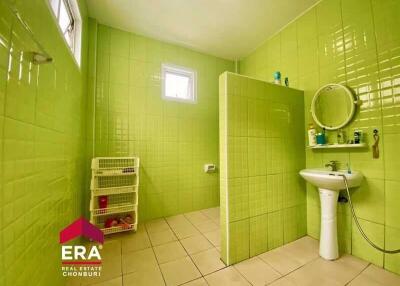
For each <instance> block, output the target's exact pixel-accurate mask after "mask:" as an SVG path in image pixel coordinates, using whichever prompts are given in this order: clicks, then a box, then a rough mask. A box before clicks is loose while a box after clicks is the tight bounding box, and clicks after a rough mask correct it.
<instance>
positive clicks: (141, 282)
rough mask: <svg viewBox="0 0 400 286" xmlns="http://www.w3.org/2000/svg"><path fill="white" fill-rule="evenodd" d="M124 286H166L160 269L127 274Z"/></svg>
mask: <svg viewBox="0 0 400 286" xmlns="http://www.w3.org/2000/svg"><path fill="white" fill-rule="evenodd" d="M123 279H124V286H150V285H151V286H164V285H165V283H164V279H163V277H162V275H161V271H160V269H158V268H157V269H153V270H150V271H142V272H136V273H130V274H125V275H124V277H123Z"/></svg>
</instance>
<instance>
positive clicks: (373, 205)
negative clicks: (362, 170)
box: [351, 179, 385, 224]
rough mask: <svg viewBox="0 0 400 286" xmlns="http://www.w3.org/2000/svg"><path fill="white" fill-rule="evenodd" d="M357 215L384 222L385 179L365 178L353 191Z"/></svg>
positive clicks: (380, 222) (352, 195)
mask: <svg viewBox="0 0 400 286" xmlns="http://www.w3.org/2000/svg"><path fill="white" fill-rule="evenodd" d="M351 198H352V200H353V203H354V209H355V211H356V214H357V217H359V218H362V219H365V220H368V221H371V222H375V223H379V224H383V223H384V218H385V187H384V181H383V180H376V179H365V180H364V181H363V182H362V184H361V186H360V188H357V189H356V190H354V191H353V192H352V193H351Z"/></svg>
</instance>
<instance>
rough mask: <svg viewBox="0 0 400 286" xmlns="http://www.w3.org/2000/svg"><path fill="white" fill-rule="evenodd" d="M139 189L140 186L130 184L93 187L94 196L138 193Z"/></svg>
mask: <svg viewBox="0 0 400 286" xmlns="http://www.w3.org/2000/svg"><path fill="white" fill-rule="evenodd" d="M138 190H139V186H138V185H136V186H128V187H116V188H101V189H96V188H93V189H92V196H93V197H98V196H107V195H115V194H127V193H137V192H138Z"/></svg>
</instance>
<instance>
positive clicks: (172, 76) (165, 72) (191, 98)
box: [162, 64, 196, 103]
mask: <svg viewBox="0 0 400 286" xmlns="http://www.w3.org/2000/svg"><path fill="white" fill-rule="evenodd" d="M162 97H163V98H164V99H168V100H175V101H183V102H190V103H195V102H196V72H195V71H194V70H191V69H189V68H185V67H179V66H175V65H169V64H163V65H162Z"/></svg>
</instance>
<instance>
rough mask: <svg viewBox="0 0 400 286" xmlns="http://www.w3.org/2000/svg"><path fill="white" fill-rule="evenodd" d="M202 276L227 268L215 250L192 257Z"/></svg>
mask: <svg viewBox="0 0 400 286" xmlns="http://www.w3.org/2000/svg"><path fill="white" fill-rule="evenodd" d="M191 257H192V259H193V261H194V263H195V264H196V266H197V268H198V269H199V270H200V272H201V274H203V275H207V274H210V273H212V272H215V271H217V270H220V269H222V268H224V267H225V264H224V263H223V262H222V261H221V259H220V254H219V252H218V251H217V250H216V249H215V248H211V249H208V250H205V251H202V252H199V253H196V254H193V255H191Z"/></svg>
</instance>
